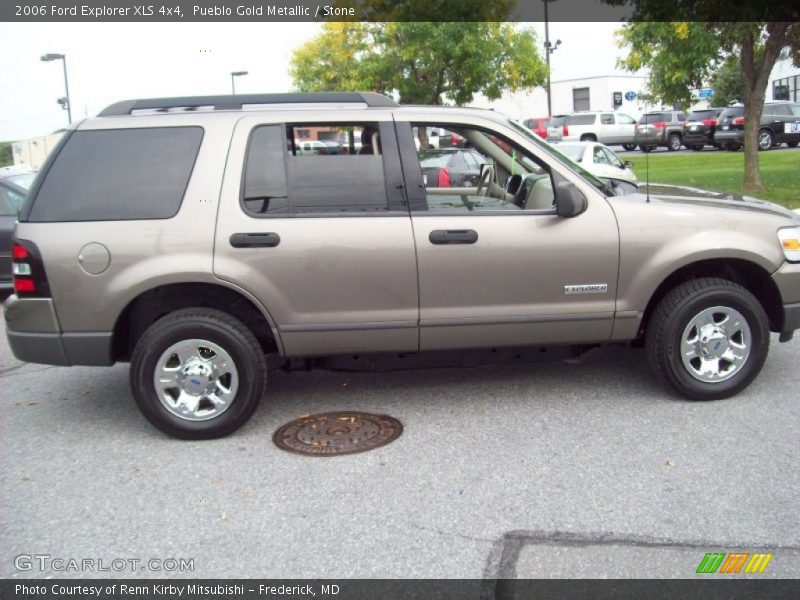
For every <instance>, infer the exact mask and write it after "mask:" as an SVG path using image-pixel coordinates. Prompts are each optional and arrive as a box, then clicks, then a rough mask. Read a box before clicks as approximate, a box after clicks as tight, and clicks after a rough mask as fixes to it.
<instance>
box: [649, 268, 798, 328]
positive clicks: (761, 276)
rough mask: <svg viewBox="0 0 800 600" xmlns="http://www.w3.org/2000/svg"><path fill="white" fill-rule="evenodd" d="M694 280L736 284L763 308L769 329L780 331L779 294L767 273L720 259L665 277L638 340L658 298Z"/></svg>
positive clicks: (655, 295)
mask: <svg viewBox="0 0 800 600" xmlns="http://www.w3.org/2000/svg"><path fill="white" fill-rule="evenodd" d="M698 277H721V278H723V279H727V280H729V281H733V282H734V283H738V284H739V285H741V286H742V287H744V288H745V289H747V290H748V291H749V292H750V293H751V294H753V295H754V296H755V297H756V299H757V300H758V301H759V302H760V303H761V306H763V307H764V311H765V312H766V313H767V317H768V318H769V327H770V330H771V331H780V330H781V329H782V328H783V303H782V301H781V294H780V292H779V291H778V287H777V286H776V285H775V282H774V281H773V280H772V277H770V275H769V273H767V271H765V270H764V269H763V268H761V267H760V266H758V265H757V264H755V263H752V262H749V261H746V260H741V259H729V258H720V259H711V260H704V261H700V262H696V263H692V264H690V265H686V266H684V267H681V268H680V269H678V270H677V271H675V272H674V273H672V274H671V275H670V276H669V277H667V278H666V279H665V280H664V281H663V282H662V283H661V285H659V286H658V288H657V289H656V291H655V292H654V293H653V296H652V297H651V298H650V302H648V303H647V308H646V309H645V311H644V316H643V317H642V324H641V326H640V328H639V336H640V337H641V336H642V335H643V334H644V331H645V330H646V329H647V324H648V322H649V320H650V316H651V315H652V314H653V310H655V307H656V306H657V305H658V303H659V302H660V301H661V299H662V298H663V297H664V296H665V295H666V294H667V293H668V292H669V291H670V290H671V289H673V288H674V287H675V286H677V285H679V284H681V283H683V282H684V281H687V280H689V279H696V278H698Z"/></svg>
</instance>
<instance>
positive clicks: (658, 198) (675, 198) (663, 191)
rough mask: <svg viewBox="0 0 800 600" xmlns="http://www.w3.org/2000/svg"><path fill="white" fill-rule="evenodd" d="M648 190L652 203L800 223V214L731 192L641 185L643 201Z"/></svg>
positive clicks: (777, 205) (674, 186)
mask: <svg viewBox="0 0 800 600" xmlns="http://www.w3.org/2000/svg"><path fill="white" fill-rule="evenodd" d="M648 190H649V192H650V202H665V203H670V204H690V205H694V206H708V207H711V208H730V209H734V210H744V211H751V212H758V213H767V214H772V215H776V216H779V217H788V218H789V219H793V220H795V221H798V222H800V214H798V213H797V212H793V211H791V210H789V209H788V208H784V207H783V206H781V205H779V204H775V203H774V202H767V201H765V200H759V199H758V198H753V197H752V196H744V195H742V194H735V193H731V192H719V191H712V190H703V189H699V188H693V187H686V186H680V185H667V184H663V183H651V184H650V185H649V186H648V185H646V184H641V185H640V187H639V196H641V199H642V200H646V199H647V192H648Z"/></svg>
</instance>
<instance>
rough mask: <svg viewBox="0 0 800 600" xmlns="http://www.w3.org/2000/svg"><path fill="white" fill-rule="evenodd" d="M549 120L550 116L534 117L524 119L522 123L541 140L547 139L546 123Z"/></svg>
mask: <svg viewBox="0 0 800 600" xmlns="http://www.w3.org/2000/svg"><path fill="white" fill-rule="evenodd" d="M549 122H550V117H536V118H535V119H525V120H524V121H523V122H522V123H523V124H524V125H525V127H527V128H528V129H530V130H531V131H533V133H535V134H536V135H538V136H539V137H540V138H542V139H543V140H546V139H547V124H548V123H549Z"/></svg>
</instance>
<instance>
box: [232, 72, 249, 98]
mask: <svg viewBox="0 0 800 600" xmlns="http://www.w3.org/2000/svg"><path fill="white" fill-rule="evenodd" d="M243 75H247V71H231V93H232V94H233V95H234V96H235V95H236V83H235V79H234V77H242V76H243Z"/></svg>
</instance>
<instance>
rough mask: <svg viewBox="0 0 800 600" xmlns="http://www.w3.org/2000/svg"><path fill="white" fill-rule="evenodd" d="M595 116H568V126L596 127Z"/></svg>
mask: <svg viewBox="0 0 800 600" xmlns="http://www.w3.org/2000/svg"><path fill="white" fill-rule="evenodd" d="M594 120H595V115H567V125H568V126H569V125H594Z"/></svg>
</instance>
